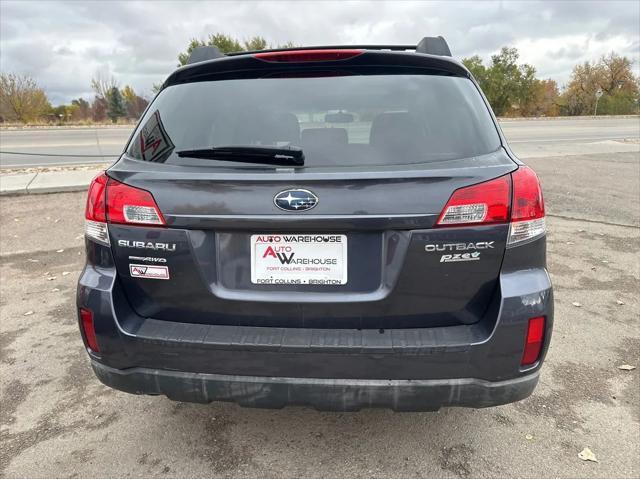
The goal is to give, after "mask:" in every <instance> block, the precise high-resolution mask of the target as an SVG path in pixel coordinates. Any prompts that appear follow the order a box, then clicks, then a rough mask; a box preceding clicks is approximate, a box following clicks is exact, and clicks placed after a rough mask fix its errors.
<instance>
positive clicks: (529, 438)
mask: <svg viewBox="0 0 640 479" xmlns="http://www.w3.org/2000/svg"><path fill="white" fill-rule="evenodd" d="M525 437H526V438H527V440H528V441H531V439H533V436H532V435H531V434H527V435H526V436H525Z"/></svg>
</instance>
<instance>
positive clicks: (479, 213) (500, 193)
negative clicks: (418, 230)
mask: <svg viewBox="0 0 640 479" xmlns="http://www.w3.org/2000/svg"><path fill="white" fill-rule="evenodd" d="M510 193H511V180H510V177H509V175H505V176H501V177H500V178H496V179H495V180H491V181H486V182H484V183H479V184H477V185H472V186H467V187H465V188H460V189H458V190H456V191H454V192H453V195H451V198H449V201H448V202H447V204H446V206H445V207H444V209H443V210H442V213H441V214H440V217H439V218H438V221H437V222H436V226H465V225H479V224H483V225H484V224H496V223H506V222H507V221H509V203H510V201H509V198H510Z"/></svg>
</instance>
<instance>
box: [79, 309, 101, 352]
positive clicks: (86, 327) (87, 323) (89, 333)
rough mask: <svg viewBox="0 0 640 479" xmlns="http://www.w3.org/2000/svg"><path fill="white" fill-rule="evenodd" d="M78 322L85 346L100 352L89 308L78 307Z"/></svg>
mask: <svg viewBox="0 0 640 479" xmlns="http://www.w3.org/2000/svg"><path fill="white" fill-rule="evenodd" d="M80 322H81V324H82V332H83V333H84V337H85V339H86V341H87V346H89V349H91V350H92V351H95V352H96V353H99V352H100V347H99V346H98V340H97V339H96V330H95V328H94V326H93V312H92V311H91V310H90V309H86V308H80Z"/></svg>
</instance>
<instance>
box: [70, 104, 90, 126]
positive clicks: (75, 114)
mask: <svg viewBox="0 0 640 479" xmlns="http://www.w3.org/2000/svg"><path fill="white" fill-rule="evenodd" d="M71 106H72V107H75V109H74V110H72V112H71V115H70V116H71V119H72V120H74V121H81V120H87V119H89V117H90V116H91V105H90V104H89V102H88V101H87V100H85V99H84V98H76V99H75V100H71Z"/></svg>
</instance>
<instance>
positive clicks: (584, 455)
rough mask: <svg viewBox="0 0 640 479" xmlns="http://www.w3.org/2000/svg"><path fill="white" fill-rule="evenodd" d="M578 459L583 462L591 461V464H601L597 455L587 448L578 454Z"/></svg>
mask: <svg viewBox="0 0 640 479" xmlns="http://www.w3.org/2000/svg"><path fill="white" fill-rule="evenodd" d="M578 457H579V458H580V459H582V460H583V461H591V462H600V461H598V459H596V455H595V454H594V453H593V452H592V451H591V449H589V448H588V447H585V448H584V449H583V450H582V451H580V452H579V453H578Z"/></svg>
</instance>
